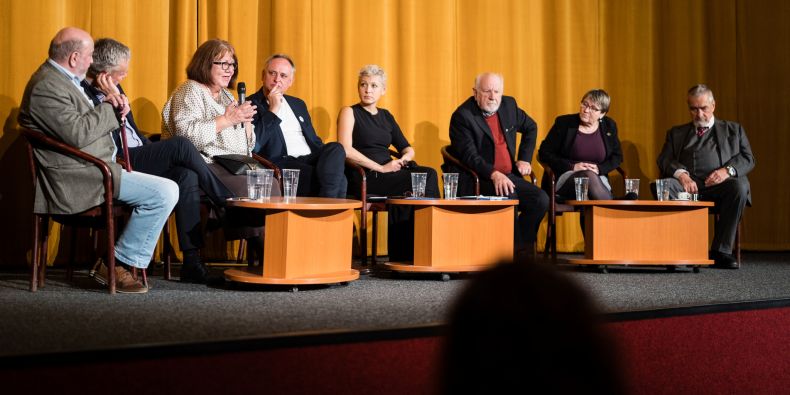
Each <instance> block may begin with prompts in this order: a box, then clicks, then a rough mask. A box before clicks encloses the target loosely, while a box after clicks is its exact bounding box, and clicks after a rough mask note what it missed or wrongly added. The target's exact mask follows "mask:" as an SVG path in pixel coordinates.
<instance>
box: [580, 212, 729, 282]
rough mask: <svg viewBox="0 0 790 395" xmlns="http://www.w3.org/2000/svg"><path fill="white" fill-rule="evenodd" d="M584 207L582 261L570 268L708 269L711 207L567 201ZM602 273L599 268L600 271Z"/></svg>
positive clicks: (710, 262) (711, 262)
mask: <svg viewBox="0 0 790 395" xmlns="http://www.w3.org/2000/svg"><path fill="white" fill-rule="evenodd" d="M565 203H566V204H569V205H571V206H577V207H583V208H584V225H585V226H584V227H585V229H584V230H585V237H584V259H569V260H568V263H572V264H576V265H665V266H672V267H674V266H677V265H688V266H692V267H694V271H697V270H698V267H699V266H705V265H711V264H713V261H712V260H710V259H708V208H709V207H713V203H712V202H695V201H654V200H586V201H576V200H570V201H567V202H565ZM604 268H605V266H604Z"/></svg>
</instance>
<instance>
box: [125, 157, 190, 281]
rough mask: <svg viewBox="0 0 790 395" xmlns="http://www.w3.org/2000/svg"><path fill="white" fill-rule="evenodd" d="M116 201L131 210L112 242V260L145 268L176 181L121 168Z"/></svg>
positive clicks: (175, 195)
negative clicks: (117, 236)
mask: <svg viewBox="0 0 790 395" xmlns="http://www.w3.org/2000/svg"><path fill="white" fill-rule="evenodd" d="M118 200H120V201H121V202H124V203H126V204H128V205H129V206H131V207H132V209H133V210H132V215H131V217H129V221H128V222H127V223H126V227H125V228H124V229H123V233H121V236H120V237H119V238H118V241H117V242H116V243H115V259H118V260H120V261H121V262H123V263H125V264H127V265H130V266H134V267H137V268H142V269H145V268H146V267H148V263H150V262H151V256H153V254H154V248H156V243H157V241H159V233H160V232H162V227H163V226H164V224H165V222H167V218H168V217H169V216H170V212H171V211H173V207H174V206H175V205H176V203H177V202H178V184H176V183H175V182H173V181H170V180H168V179H166V178H162V177H157V176H152V175H149V174H145V173H138V172H135V171H133V172H131V173H130V172H127V171H123V172H121V190H120V192H119V194H118Z"/></svg>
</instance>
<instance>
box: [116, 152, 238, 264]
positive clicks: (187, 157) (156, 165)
mask: <svg viewBox="0 0 790 395" xmlns="http://www.w3.org/2000/svg"><path fill="white" fill-rule="evenodd" d="M129 159H130V160H129V162H130V164H131V165H132V169H134V170H135V171H139V172H142V173H147V174H151V175H155V176H160V177H164V178H168V179H170V180H173V181H175V182H176V183H177V184H178V191H179V197H178V204H176V207H175V209H174V211H175V213H176V227H177V230H178V243H179V245H180V247H181V250H191V249H197V248H201V247H203V231H202V229H201V226H200V195H201V190H202V191H203V192H204V193H205V195H206V196H207V197H208V198H209V199H210V200H211V201H212V203H214V204H215V205H218V206H224V205H225V199H226V198H228V197H231V196H233V194H232V193H231V191H230V190H228V188H226V187H225V186H224V185H223V184H222V183H221V182H220V180H219V179H218V178H217V177H216V176H215V175H214V173H212V172H211V171H210V170H209V169H208V166H206V162H205V161H204V160H203V157H202V156H201V155H200V153H198V151H197V149H195V146H194V145H192V143H191V142H190V141H189V140H187V139H186V138H184V137H173V138H170V139H167V140H162V141H158V142H154V143H151V144H146V145H143V146H140V147H134V148H130V149H129Z"/></svg>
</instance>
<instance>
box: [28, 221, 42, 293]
mask: <svg viewBox="0 0 790 395" xmlns="http://www.w3.org/2000/svg"><path fill="white" fill-rule="evenodd" d="M40 228H41V217H40V216H38V215H37V214H33V249H32V250H31V251H30V252H31V257H30V260H31V268H30V292H36V291H38V263H39V260H40V259H41V257H40V254H41V249H40V248H41V245H40V240H39V234H40V233H41V229H40Z"/></svg>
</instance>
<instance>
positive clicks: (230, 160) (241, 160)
mask: <svg viewBox="0 0 790 395" xmlns="http://www.w3.org/2000/svg"><path fill="white" fill-rule="evenodd" d="M211 159H213V160H214V162H217V163H219V165H220V166H222V167H224V168H225V170H227V171H229V172H230V173H231V174H236V175H240V174H245V173H246V172H247V170H255V169H261V168H262V166H261V164H260V163H258V161H257V160H255V159H254V158H253V157H251V156H247V155H241V154H227V155H214V156H212V157H211Z"/></svg>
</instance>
